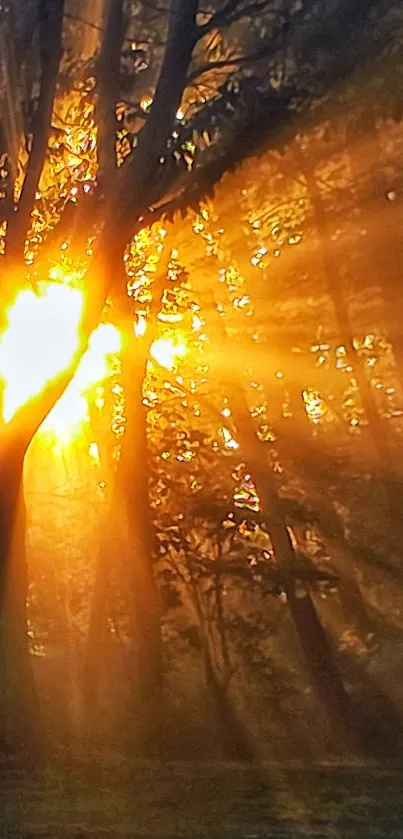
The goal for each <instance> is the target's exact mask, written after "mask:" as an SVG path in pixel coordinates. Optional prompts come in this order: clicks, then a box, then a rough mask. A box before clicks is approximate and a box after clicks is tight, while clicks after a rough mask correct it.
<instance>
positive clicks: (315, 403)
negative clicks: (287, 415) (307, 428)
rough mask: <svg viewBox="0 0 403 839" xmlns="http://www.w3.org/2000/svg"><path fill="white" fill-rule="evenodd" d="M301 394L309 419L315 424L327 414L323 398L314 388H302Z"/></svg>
mask: <svg viewBox="0 0 403 839" xmlns="http://www.w3.org/2000/svg"><path fill="white" fill-rule="evenodd" d="M302 396H303V398H304V402H305V410H306V412H307V414H308V417H309V419H310V420H311V422H312V423H313V424H314V425H317V423H318V422H320V421H321V420H322V419H323V418H324V417H325V416H326V414H327V406H326V403H325V401H324V399H322V397H321V396H320V394H319V393H317V391H314V390H304V391H303V392H302Z"/></svg>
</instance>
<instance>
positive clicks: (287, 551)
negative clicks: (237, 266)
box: [195, 245, 358, 748]
mask: <svg viewBox="0 0 403 839" xmlns="http://www.w3.org/2000/svg"><path fill="white" fill-rule="evenodd" d="M195 247H196V245H195ZM199 293H200V296H201V299H203V298H205V299H206V312H207V313H208V317H207V323H208V324H209V326H210V334H211V336H212V337H213V339H214V341H215V342H216V344H217V346H220V353H219V355H218V354H217V353H216V354H215V356H214V358H217V357H221V358H222V357H228V356H229V355H230V352H231V349H230V347H229V345H228V347H227V344H228V338H227V334H226V331H225V329H224V328H223V325H222V322H221V319H220V316H219V314H218V310H217V306H216V301H215V299H214V297H213V295H212V294H211V293H210V292H208V293H207V294H206V292H205V291H204V289H203V288H201V289H200V292H199ZM213 363H214V362H213V360H212V364H213ZM217 376H218V377H219V378H220V379H221V381H222V383H223V384H224V385H225V387H226V392H227V395H228V396H229V397H230V398H231V407H232V419H233V426H234V433H235V436H236V438H237V441H238V443H239V445H240V451H239V454H240V460H241V461H244V463H245V464H246V467H247V469H248V471H249V472H250V474H251V475H252V478H253V481H254V483H255V486H256V489H257V493H258V495H259V499H260V505H261V510H262V513H263V515H264V518H265V521H266V523H267V527H268V531H269V533H270V538H271V541H272V545H273V549H274V553H275V556H276V560H277V563H278V565H279V567H280V569H281V572H282V580H283V586H284V591H285V593H286V596H287V602H288V606H289V609H290V613H291V616H292V620H293V624H294V628H295V631H296V634H297V636H298V640H299V642H300V645H301V649H302V651H303V654H304V658H305V662H306V666H307V669H308V672H309V676H310V680H311V684H312V687H313V689H314V691H315V693H316V695H317V697H318V699H319V700H320V702H321V703H322V706H323V708H324V709H325V710H326V712H327V715H328V717H329V720H330V721H331V723H332V725H333V726H334V725H336V727H337V728H338V731H339V735H340V739H341V740H343V741H344V742H345V744H346V745H347V746H348V747H351V748H357V746H358V742H357V732H356V725H355V720H354V714H353V709H352V706H351V702H350V699H349V696H348V694H347V692H346V690H345V687H344V685H343V682H342V679H341V676H340V673H339V671H338V669H337V666H336V663H335V660H334V656H333V653H332V650H331V648H330V645H329V642H328V639H327V637H326V633H325V631H324V629H323V627H322V624H321V621H320V618H319V616H318V613H317V611H316V608H315V604H314V602H313V600H312V597H311V595H310V593H309V591H308V590H307V589H304V588H303V587H302V585H298V588H297V586H296V582H295V577H294V573H293V569H295V568H296V567H297V565H298V559H297V556H296V554H295V551H294V548H293V546H292V542H291V538H290V534H289V531H288V528H287V525H286V521H285V518H284V515H283V512H282V507H281V503H280V499H279V497H278V493H277V489H276V486H275V481H274V477H273V474H272V470H271V466H270V464H269V463H268V461H267V454H266V449H265V448H264V446H263V444H262V443H261V441H260V440H259V438H258V436H257V434H256V432H255V428H254V424H253V420H252V417H251V414H250V410H249V407H248V404H247V402H246V398H245V394H244V391H243V388H242V386H241V384H240V382H239V381H237V380H235V379H234V378H232V379H231V378H230V379H229V378H228V377H226V374H225V372H224V373H223V371H222V370H220V369H217Z"/></svg>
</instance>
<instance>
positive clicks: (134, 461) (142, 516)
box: [119, 318, 162, 752]
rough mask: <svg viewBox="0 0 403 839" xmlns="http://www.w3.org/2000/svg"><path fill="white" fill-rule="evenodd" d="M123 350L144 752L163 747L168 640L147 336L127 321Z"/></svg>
mask: <svg viewBox="0 0 403 839" xmlns="http://www.w3.org/2000/svg"><path fill="white" fill-rule="evenodd" d="M124 340H125V346H124V350H123V354H122V381H123V387H124V394H125V406H126V407H125V413H126V429H125V433H124V436H123V442H122V452H121V463H120V464H119V471H120V478H119V489H120V492H121V493H122V495H121V499H120V503H121V504H122V505H124V507H123V509H124V510H125V513H126V521H127V535H128V546H129V568H128V578H129V585H130V594H131V599H132V649H131V655H130V659H129V660H130V674H129V675H130V690H131V697H132V700H131V701H132V712H133V716H134V718H133V727H134V736H135V741H136V742H137V744H138V748H139V749H140V751H142V752H149V751H150V750H154V751H155V749H156V748H158V741H159V735H160V723H161V712H162V708H161V691H162V641H161V628H160V604H159V595H158V591H157V586H156V582H155V577H154V569H153V538H152V523H151V519H150V502H149V487H148V480H149V464H148V442H147V426H146V422H147V412H146V408H145V406H144V405H143V403H142V386H143V381H144V371H145V362H146V360H147V356H148V351H147V348H145V349H146V353H145V355H144V350H142V347H141V344H142V342H141V341H137V340H136V338H135V335H134V332H133V326H132V321H131V318H130V319H129V320H128V321H127V322H126V329H125V334H124Z"/></svg>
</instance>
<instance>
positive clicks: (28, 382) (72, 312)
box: [0, 282, 121, 438]
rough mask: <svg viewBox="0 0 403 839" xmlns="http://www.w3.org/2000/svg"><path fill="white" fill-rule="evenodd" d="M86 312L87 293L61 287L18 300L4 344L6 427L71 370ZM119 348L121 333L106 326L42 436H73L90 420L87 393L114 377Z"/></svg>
mask: <svg viewBox="0 0 403 839" xmlns="http://www.w3.org/2000/svg"><path fill="white" fill-rule="evenodd" d="M83 307H84V295H83V293H82V291H81V290H80V289H78V288H76V287H73V286H71V285H67V284H62V283H53V282H45V283H40V284H39V286H38V290H37V292H35V291H34V290H33V289H28V288H27V289H24V290H23V291H20V293H19V294H18V295H17V297H16V299H15V301H14V303H13V304H12V305H11V306H10V308H9V311H8V316H7V328H6V329H5V331H4V333H3V335H2V336H1V339H0V375H1V377H2V378H3V380H4V383H5V389H4V401H3V416H4V419H5V421H6V422H8V421H9V420H10V419H11V418H12V416H13V414H14V413H15V411H16V410H17V409H18V408H19V407H20V406H21V405H23V404H24V403H25V402H26V401H27V400H28V399H29V398H31V397H35V396H36V395H38V394H39V393H40V392H41V390H42V389H43V387H44V386H45V385H46V383H47V382H48V381H50V380H51V379H53V378H54V377H55V376H57V374H58V373H59V372H61V371H62V370H65V369H67V368H68V367H69V365H70V364H71V362H72V360H73V357H74V353H75V351H76V348H77V344H78V339H79V327H80V322H81V318H82V314H83ZM120 347H121V339H120V333H119V331H118V330H117V329H116V328H115V327H114V326H112V325H111V324H101V325H100V326H99V327H98V328H97V329H96V331H95V332H94V333H93V335H92V337H91V340H90V345H89V348H88V350H87V352H86V353H85V355H84V356H83V358H82V360H81V362H80V365H79V367H78V370H77V372H76V374H75V376H74V379H73V380H72V382H71V383H70V385H69V387H68V388H67V389H66V391H65V393H64V394H63V396H62V398H61V399H60V400H59V402H58V403H57V405H55V407H54V409H53V410H52V411H51V413H50V414H49V416H48V417H47V418H46V420H45V422H44V423H43V425H42V427H41V431H42V432H48V433H49V432H52V433H53V434H54V435H55V436H57V437H58V438H60V437H63V438H66V437H71V436H72V435H73V434H74V433H75V431H76V430H77V429H78V428H79V426H81V424H82V423H83V422H85V421H86V420H87V419H88V403H87V399H86V398H85V392H86V391H87V390H88V389H89V388H90V387H91V386H92V385H94V384H96V383H97V382H99V381H100V380H102V379H104V378H105V377H106V376H107V375H108V373H110V372H111V369H110V355H111V354H113V353H118V352H119V350H120Z"/></svg>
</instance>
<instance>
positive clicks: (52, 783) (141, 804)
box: [0, 761, 403, 839]
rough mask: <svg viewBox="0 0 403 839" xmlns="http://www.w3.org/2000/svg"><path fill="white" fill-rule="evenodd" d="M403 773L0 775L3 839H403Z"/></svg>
mask: <svg viewBox="0 0 403 839" xmlns="http://www.w3.org/2000/svg"><path fill="white" fill-rule="evenodd" d="M402 793H403V770H402V771H396V770H390V769H387V768H384V769H380V768H376V769H375V768H368V767H366V768H364V767H351V766H350V767H346V766H344V767H341V766H319V767H318V766H316V767H308V768H302V767H297V766H293V767H291V766H288V767H280V766H277V765H276V766H273V765H266V764H265V765H264V766H262V767H260V769H259V770H256V769H251V768H248V767H243V766H239V765H234V764H209V765H207V764H198V763H186V764H185V763H161V764H157V763H142V764H136V765H135V766H131V767H129V766H127V762H125V763H123V762H120V763H119V762H118V761H115V763H114V764H113V765H107V764H105V763H102V762H101V761H98V762H97V764H96V765H95V764H92V765H89V764H86V765H83V764H79V765H77V764H76V765H75V766H74V768H70V769H63V770H62V769H58V770H56V769H55V768H54V767H48V768H47V769H42V770H40V771H39V770H36V771H32V770H31V771H28V770H27V769H25V770H22V769H21V768H18V769H17V768H16V767H14V768H11V767H10V766H9V767H8V768H7V767H5V766H4V767H2V768H0V837H1V839H30V838H31V837H36V838H37V839H39V838H40V839H45V837H46V839H90V837H91V839H98V837H99V839H182V837H183V838H184V837H186V838H187V839H193V837H194V839H196V838H197V839H295V837H307V836H308V837H315V839H350V837H351V839H352V837H354V839H358V837H362V839H367V837H374V839H375V837H378V839H379V838H380V837H381V839H403V794H402Z"/></svg>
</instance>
